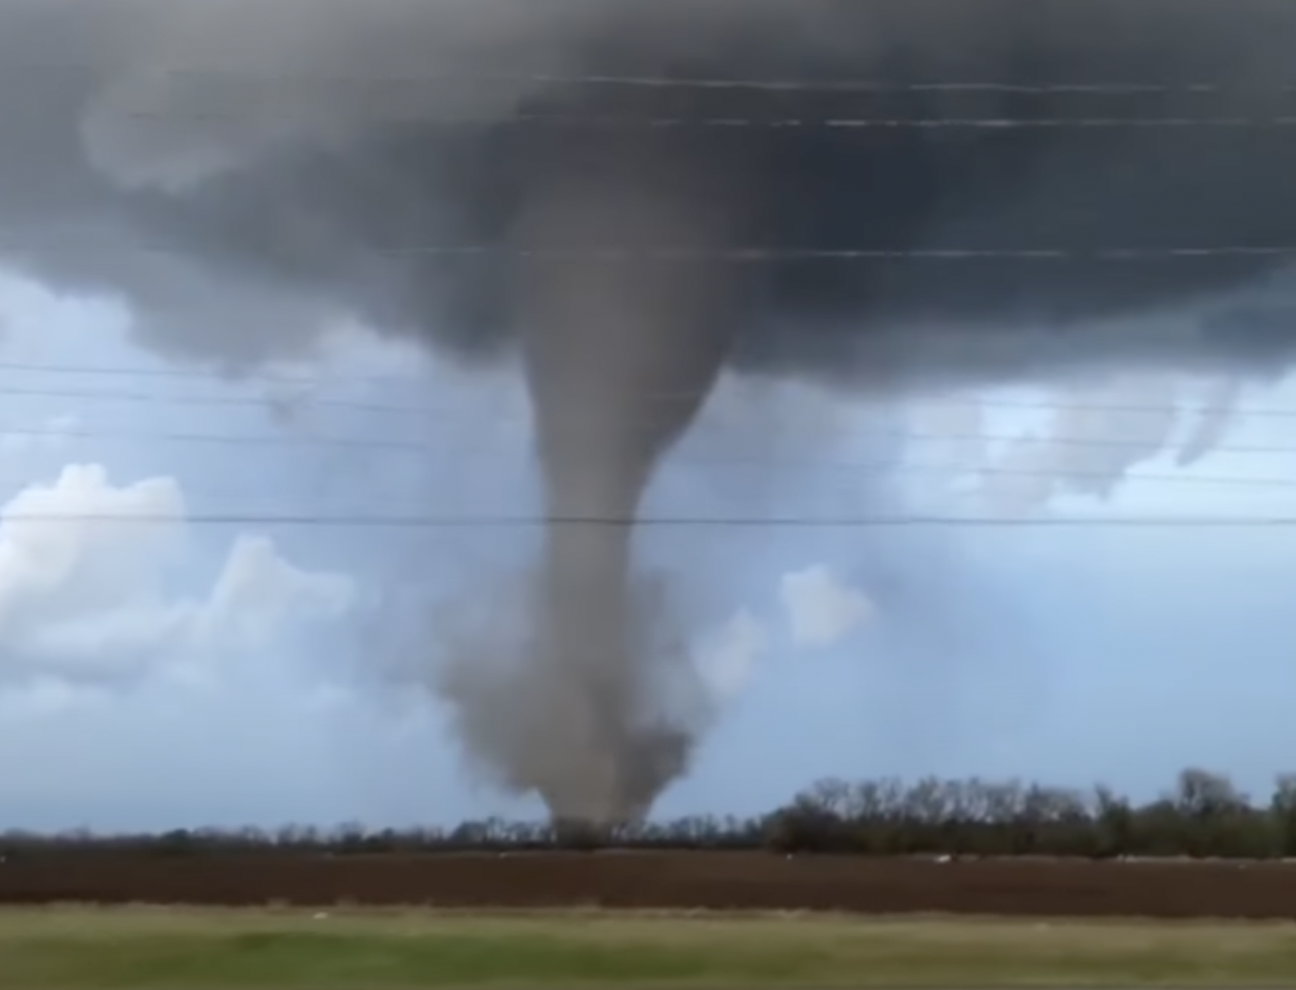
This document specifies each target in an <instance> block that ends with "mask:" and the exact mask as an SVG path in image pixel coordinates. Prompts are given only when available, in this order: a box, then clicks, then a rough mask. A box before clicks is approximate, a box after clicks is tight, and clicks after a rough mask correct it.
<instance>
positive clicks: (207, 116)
mask: <svg viewBox="0 0 1296 990" xmlns="http://www.w3.org/2000/svg"><path fill="white" fill-rule="evenodd" d="M121 116H122V117H124V118H128V119H132V120H153V121H168V122H175V121H181V120H183V121H201V120H220V121H230V120H245V119H252V118H255V119H256V120H258V121H279V122H284V123H288V122H291V121H292V120H294V119H295V118H296V117H297V116H298V115H297V114H291V113H287V112H283V113H276V112H269V113H248V112H243V113H233V112H217V111H208V112H184V113H169V112H166V111H146V110H139V111H127V112H124V113H122V114H121ZM378 116H380V117H381V119H385V120H394V121H399V122H404V123H411V122H416V123H419V124H425V125H428V126H431V127H446V128H451V127H499V126H516V127H535V126H540V127H553V128H563V129H572V128H583V129H597V130H693V129H703V128H705V129H722V130H781V131H792V130H852V131H861V130H884V131H909V130H988V131H1013V130H1149V129H1152V130H1166V129H1171V130H1185V129H1191V128H1208V129H1229V130H1284V129H1289V128H1293V127H1296V116H1263V117H1237V116H1229V117H722V116H710V117H700V116H671V117H645V116H638V115H635V114H621V113H606V114H592V113H581V114H561V113H513V114H505V115H499V116H480V115H478V116H456V117H435V116H429V115H422V114H394V113H389V114H382V115H378Z"/></svg>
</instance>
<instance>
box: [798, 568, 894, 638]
mask: <svg viewBox="0 0 1296 990" xmlns="http://www.w3.org/2000/svg"><path fill="white" fill-rule="evenodd" d="M779 597H780V599H781V601H782V603H783V608H784V611H785V612H786V614H787V620H788V624H789V625H790V626H791V629H792V639H793V641H794V642H795V643H796V645H797V646H805V647H811V648H813V649H825V648H827V647H830V646H835V645H836V644H837V643H839V642H841V641H842V640H843V639H845V638H846V637H847V636H849V635H850V634H851V633H852V632H854V631H855V630H856V629H858V628H859V627H860V626H862V625H863V624H864V623H865V622H867V621H868V619H869V617H870V616H871V615H872V613H873V605H872V602H870V601H869V598H868V596H867V595H865V594H864V593H863V592H862V591H860V590H858V589H857V588H853V587H851V586H850V585H849V584H847V583H845V582H844V581H843V580H841V579H840V578H839V577H838V576H837V575H836V574H835V573H834V572H833V571H832V569H831V568H829V567H826V566H824V565H817V566H814V567H809V568H807V569H805V570H802V571H794V572H792V573H789V574H785V575H784V576H783V580H782V582H781V584H780V588H779Z"/></svg>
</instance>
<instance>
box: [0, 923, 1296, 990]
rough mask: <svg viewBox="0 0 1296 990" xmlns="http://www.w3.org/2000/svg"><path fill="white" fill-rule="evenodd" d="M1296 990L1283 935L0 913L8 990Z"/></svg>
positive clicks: (1142, 929)
mask: <svg viewBox="0 0 1296 990" xmlns="http://www.w3.org/2000/svg"><path fill="white" fill-rule="evenodd" d="M478 986H492V987H545V988H547V987H553V988H558V987H582V986H585V987H606V988H612V987H615V988H622V987H670V988H686V987H712V988H733V990H738V988H744V990H745V988H752V987H778V988H787V990H811V988H818V987H845V988H856V990H858V988H869V987H886V988H895V990H902V988H910V987H925V988H940V987H948V988H977V987H996V988H1009V987H1032V988H1041V987H1050V986H1056V987H1075V988H1080V987H1121V988H1135V987H1150V986H1162V987H1185V988H1187V987H1230V988H1233V987H1258V986H1269V987H1276V986H1287V987H1291V986H1296V925H1290V924H1243V923H1237V924H1231V923H1217V922H1212V923H1205V922H1202V923H1182V924H1168V923H1150V922H1138V921H1131V922H1125V923H1116V922H1101V923H1087V922H1033V921H1030V920H1016V921H1006V920H1005V921H998V920H976V921H971V920H952V919H931V920H865V919H858V918H843V917H814V916H796V917H793V916H789V917H773V916H768V915H766V916H759V917H725V916H696V917H687V916H683V915H656V916H653V915H611V914H599V913H588V914H583V913H572V914H535V915H514V916H498V915H497V916H491V917H481V916H472V915H463V914H444V913H433V912H413V911H401V912H397V911H391V912H383V911H360V910H355V911H328V912H324V913H323V914H322V915H318V914H315V913H312V912H309V911H290V910H286V909H285V910H262V911H211V910H189V909H176V910H170V909H160V908H159V909H152V908H131V909H107V908H105V909H93V908H50V909H43V910H22V911H0V987H3V988H5V990H8V988H14V990H19V988H22V990H73V988H87V990H88V988H94V990H109V988H136V987H148V988H157V990H190V988H204V990H206V988H210V990H271V988H274V990H280V988H301V990H353V988H354V990H389V988H390V990H415V988H424V987H437V988H440V987H478Z"/></svg>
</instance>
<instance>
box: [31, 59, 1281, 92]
mask: <svg viewBox="0 0 1296 990" xmlns="http://www.w3.org/2000/svg"><path fill="white" fill-rule="evenodd" d="M7 69H9V70H10V71H13V70H19V71H27V72H33V73H66V72H92V71H95V70H94V68H93V67H89V66H84V65H67V64H62V65H60V64H55V63H43V64H39V65H38V64H32V63H28V64H26V65H23V66H13V67H7ZM142 71H145V72H152V73H154V74H156V75H160V76H169V77H173V78H175V79H177V80H196V81H199V82H202V81H207V80H229V79H238V80H240V81H246V82H253V83H260V84H262V85H272V84H279V85H282V84H284V83H302V84H311V83H313V84H316V85H335V86H355V87H362V88H370V87H376V86H383V87H387V86H401V85H408V86H417V85H420V84H444V83H447V82H472V83H480V84H490V83H495V84H507V85H534V86H587V87H609V88H626V89H676V90H679V89H692V90H730V91H732V90H751V91H757V92H771V93H786V92H808V93H825V94H831V93H846V94H849V93H858V94H865V95H867V94H891V93H984V94H1003V95H1017V96H1031V95H1043V96H1066V95H1081V96H1115V97H1136V96H1158V95H1160V96H1174V95H1191V96H1214V95H1227V94H1247V95H1259V94H1265V93H1292V92H1296V83H1270V84H1261V83H1254V82H1227V81H1222V80H1195V81H1194V80H1188V81H1181V82H1135V81H1129V80H1097V81H1088V82H1079V81H1077V82H1043V83H1022V82H1006V81H1002V80H993V79H963V80H917V81H910V82H903V81H899V80H886V79H864V78H854V79H827V78H810V77H800V78H795V77H782V78H764V79H759V78H754V77H741V76H737V77H734V76H731V77H718V76H710V77H708V76H682V75H671V76H666V75H618V74H609V73H576V74H573V73H553V72H486V71H481V70H476V69H463V68H455V69H445V70H441V71H431V72H419V73H384V72H381V71H378V72H374V73H369V74H366V75H363V76H356V75H345V74H341V73H315V72H293V73H277V72H260V71H251V70H247V69H237V70H235V69H219V68H211V67H207V68H198V67H183V66H147V67H144V68H143V70H142Z"/></svg>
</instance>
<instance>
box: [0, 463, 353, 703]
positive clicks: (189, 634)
mask: <svg viewBox="0 0 1296 990" xmlns="http://www.w3.org/2000/svg"><path fill="white" fill-rule="evenodd" d="M191 535H192V522H191V521H190V520H189V518H188V511H187V507H186V503H185V498H184V493H183V491H182V490H181V488H180V486H179V484H178V483H177V482H176V481H175V480H174V479H171V478H151V479H147V480H143V481H139V482H136V483H133V484H127V485H116V484H114V483H113V481H112V479H111V478H110V477H109V475H108V472H107V471H106V470H105V469H104V468H103V467H101V466H98V465H72V466H69V467H67V468H65V469H64V470H63V471H62V473H61V474H60V475H59V476H58V477H57V478H56V479H55V480H53V481H52V482H48V483H42V484H35V485H32V486H30V487H28V488H27V489H25V490H23V491H22V492H20V493H19V494H18V495H16V496H15V497H14V498H12V499H11V500H10V501H9V502H8V503H7V504H6V505H5V506H4V507H3V508H2V509H0V686H2V685H4V684H6V683H8V684H11V685H12V684H23V683H32V682H38V681H49V680H54V681H61V682H67V683H72V684H77V685H92V686H102V687H123V686H128V685H130V684H132V683H136V682H139V681H141V680H143V679H146V678H148V677H150V676H153V675H156V674H160V673H165V672H167V671H172V670H177V669H182V668H184V667H185V666H186V665H189V664H193V663H201V662H202V661H203V660H205V659H208V658H211V657H213V656H215V655H217V654H228V653H230V652H231V651H233V652H246V651H256V650H262V649H267V648H270V647H272V646H273V645H274V644H275V643H276V642H277V641H278V637H280V636H281V635H287V634H290V633H292V632H293V631H295V630H297V629H302V628H307V627H309V626H311V625H313V624H317V623H321V622H328V621H331V620H335V619H338V618H341V617H342V616H343V615H345V614H346V613H347V612H348V611H349V610H350V609H351V607H352V605H353V604H354V601H355V597H356V589H355V587H354V585H353V582H352V581H351V579H350V578H348V577H345V576H343V575H340V574H328V573H317V572H311V571H306V570H303V569H300V568H298V567H296V566H295V565H293V564H292V563H290V562H289V561H287V560H286V559H285V558H284V557H283V556H282V554H281V553H280V552H279V550H278V549H277V548H276V546H275V544H274V542H273V541H272V540H270V539H268V538H266V537H264V536H257V535H253V534H246V533H244V534H240V535H238V536H237V537H235V539H234V541H233V544H232V546H231V547H230V549H229V551H228V555H227V556H226V558H225V561H224V564H223V566H222V567H221V569H220V571H219V573H218V576H217V577H216V579H215V582H214V584H213V585H212V586H211V587H210V589H208V590H207V591H206V592H203V593H200V594H197V595H193V594H187V593H185V592H182V591H179V590H177V585H178V584H180V583H181V581H180V578H181V577H182V574H181V572H182V571H183V568H184V564H185V562H186V559H187V549H188V544H189V543H190V538H191Z"/></svg>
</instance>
